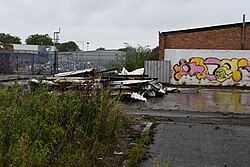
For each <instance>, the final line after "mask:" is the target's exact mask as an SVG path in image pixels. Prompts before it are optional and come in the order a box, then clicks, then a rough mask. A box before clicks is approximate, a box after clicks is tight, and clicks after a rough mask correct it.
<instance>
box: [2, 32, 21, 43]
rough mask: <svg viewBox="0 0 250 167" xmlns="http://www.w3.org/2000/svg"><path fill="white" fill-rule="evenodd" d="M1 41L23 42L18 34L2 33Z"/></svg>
mask: <svg viewBox="0 0 250 167" xmlns="http://www.w3.org/2000/svg"><path fill="white" fill-rule="evenodd" d="M0 42H2V43H9V44H21V39H20V38H19V37H17V36H12V35H10V34H5V33H0Z"/></svg>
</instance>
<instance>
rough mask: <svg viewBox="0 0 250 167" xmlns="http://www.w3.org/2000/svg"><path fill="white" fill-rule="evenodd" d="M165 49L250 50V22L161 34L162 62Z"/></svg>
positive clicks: (160, 56) (160, 57)
mask: <svg viewBox="0 0 250 167" xmlns="http://www.w3.org/2000/svg"><path fill="white" fill-rule="evenodd" d="M243 25H244V26H243ZM165 49H206V50H250V22H246V23H245V24H243V23H235V24H225V25H218V26H210V27H202V28H194V29H186V30H178V31H166V32H159V59H160V60H164V51H165Z"/></svg>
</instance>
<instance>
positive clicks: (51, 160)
mask: <svg viewBox="0 0 250 167" xmlns="http://www.w3.org/2000/svg"><path fill="white" fill-rule="evenodd" d="M49 91H50V88H49V87H48V86H42V87H40V88H38V89H37V90H35V91H33V92H30V91H27V90H25V89H24V88H23V87H22V86H20V85H15V86H14V87H11V88H8V87H4V88H2V89H0V166H99V165H100V161H99V159H101V158H105V157H107V155H108V154H109V153H110V151H111V150H112V149H113V148H114V147H115V146H116V144H117V143H118V142H119V139H120V137H121V134H122V132H123V130H124V128H125V124H126V121H127V118H126V117H125V114H124V113H123V112H122V111H121V108H120V105H119V102H117V101H115V100H114V99H111V97H110V93H111V92H110V90H85V91H66V92H61V93H58V92H49Z"/></svg>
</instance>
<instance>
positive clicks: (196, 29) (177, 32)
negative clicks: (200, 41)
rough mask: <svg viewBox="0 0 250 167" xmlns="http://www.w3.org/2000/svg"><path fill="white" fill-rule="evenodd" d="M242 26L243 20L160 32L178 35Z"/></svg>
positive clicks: (247, 23)
mask: <svg viewBox="0 0 250 167" xmlns="http://www.w3.org/2000/svg"><path fill="white" fill-rule="evenodd" d="M245 24H246V25H250V22H245ZM242 26H243V23H242V22H241V23H234V24H224V25H216V26H209V27H201V28H192V29H185V30H175V31H165V32H160V34H162V35H177V34H184V33H193V32H201V31H210V30H218V29H226V28H234V27H242Z"/></svg>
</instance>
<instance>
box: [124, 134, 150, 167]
mask: <svg viewBox="0 0 250 167" xmlns="http://www.w3.org/2000/svg"><path fill="white" fill-rule="evenodd" d="M150 136H151V130H147V131H145V132H144V133H143V135H142V137H141V138H139V139H138V140H137V142H136V144H135V145H134V146H133V147H132V148H131V149H130V150H129V153H128V167H134V166H137V165H138V163H139V162H140V161H141V160H142V158H143V157H144V156H145V153H146V150H147V146H148V144H149V143H150V140H151V138H150Z"/></svg>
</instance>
